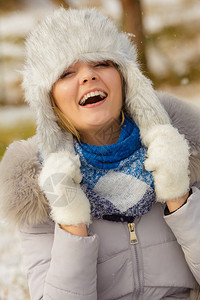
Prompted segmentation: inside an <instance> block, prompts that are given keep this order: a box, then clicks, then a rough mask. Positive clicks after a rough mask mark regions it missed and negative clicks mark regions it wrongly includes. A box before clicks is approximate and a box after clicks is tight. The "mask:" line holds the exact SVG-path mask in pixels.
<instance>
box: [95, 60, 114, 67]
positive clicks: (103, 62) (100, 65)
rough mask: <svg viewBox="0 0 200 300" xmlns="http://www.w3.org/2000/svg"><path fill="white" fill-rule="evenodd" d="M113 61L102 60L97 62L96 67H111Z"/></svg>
mask: <svg viewBox="0 0 200 300" xmlns="http://www.w3.org/2000/svg"><path fill="white" fill-rule="evenodd" d="M109 66H111V63H110V62H109V61H101V62H98V63H96V64H95V67H109Z"/></svg>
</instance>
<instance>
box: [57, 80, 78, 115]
mask: <svg viewBox="0 0 200 300" xmlns="http://www.w3.org/2000/svg"><path fill="white" fill-rule="evenodd" d="M52 94H53V97H54V99H55V101H56V104H57V105H58V107H59V108H60V109H61V110H62V109H63V108H64V106H65V105H66V104H69V102H72V101H71V99H72V98H73V97H74V96H75V95H74V94H75V93H74V89H73V88H72V86H71V85H70V84H66V83H64V82H63V83H62V82H61V83H57V84H55V86H54V88H53V90H52Z"/></svg>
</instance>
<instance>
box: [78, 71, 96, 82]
mask: <svg viewBox="0 0 200 300" xmlns="http://www.w3.org/2000/svg"><path fill="white" fill-rule="evenodd" d="M95 80H98V75H97V74H96V73H95V71H94V70H92V68H90V67H85V68H83V69H82V70H81V74H80V84H81V85H83V84H86V83H88V82H90V81H95Z"/></svg>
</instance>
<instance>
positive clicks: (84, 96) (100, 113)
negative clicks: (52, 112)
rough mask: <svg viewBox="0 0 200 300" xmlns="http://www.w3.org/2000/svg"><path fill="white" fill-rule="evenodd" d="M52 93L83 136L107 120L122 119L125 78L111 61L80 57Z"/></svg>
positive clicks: (115, 120)
mask: <svg viewBox="0 0 200 300" xmlns="http://www.w3.org/2000/svg"><path fill="white" fill-rule="evenodd" d="M52 94H53V97H54V99H55V102H56V104H57V106H58V107H59V108H60V110H61V111H62V112H63V113H64V114H65V116H66V117H67V118H68V119H69V120H70V121H71V123H72V124H73V125H74V126H75V128H76V129H77V130H78V131H79V132H80V134H81V136H82V137H83V136H84V135H85V134H86V135H87V134H88V133H90V132H95V131H97V130H99V129H100V128H102V127H103V126H104V125H106V124H110V125H111V123H117V122H119V119H120V112H121V108H122V82H121V77H120V74H119V72H118V70H117V69H116V67H114V65H113V64H112V63H111V62H110V61H104V62H95V63H94V62H81V61H78V62H77V63H75V64H74V65H72V66H70V67H69V68H68V69H67V70H66V71H65V72H64V73H63V75H62V76H61V78H60V79H59V80H58V81H57V82H56V83H55V84H54V86H53V89H52Z"/></svg>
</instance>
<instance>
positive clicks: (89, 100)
mask: <svg viewBox="0 0 200 300" xmlns="http://www.w3.org/2000/svg"><path fill="white" fill-rule="evenodd" d="M107 96H108V94H107V93H105V92H102V91H95V92H90V93H87V94H86V95H84V96H83V97H82V98H81V100H80V101H79V105H81V106H86V105H88V104H94V103H97V102H100V101H102V100H104V99H105V98H106V97H107Z"/></svg>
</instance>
